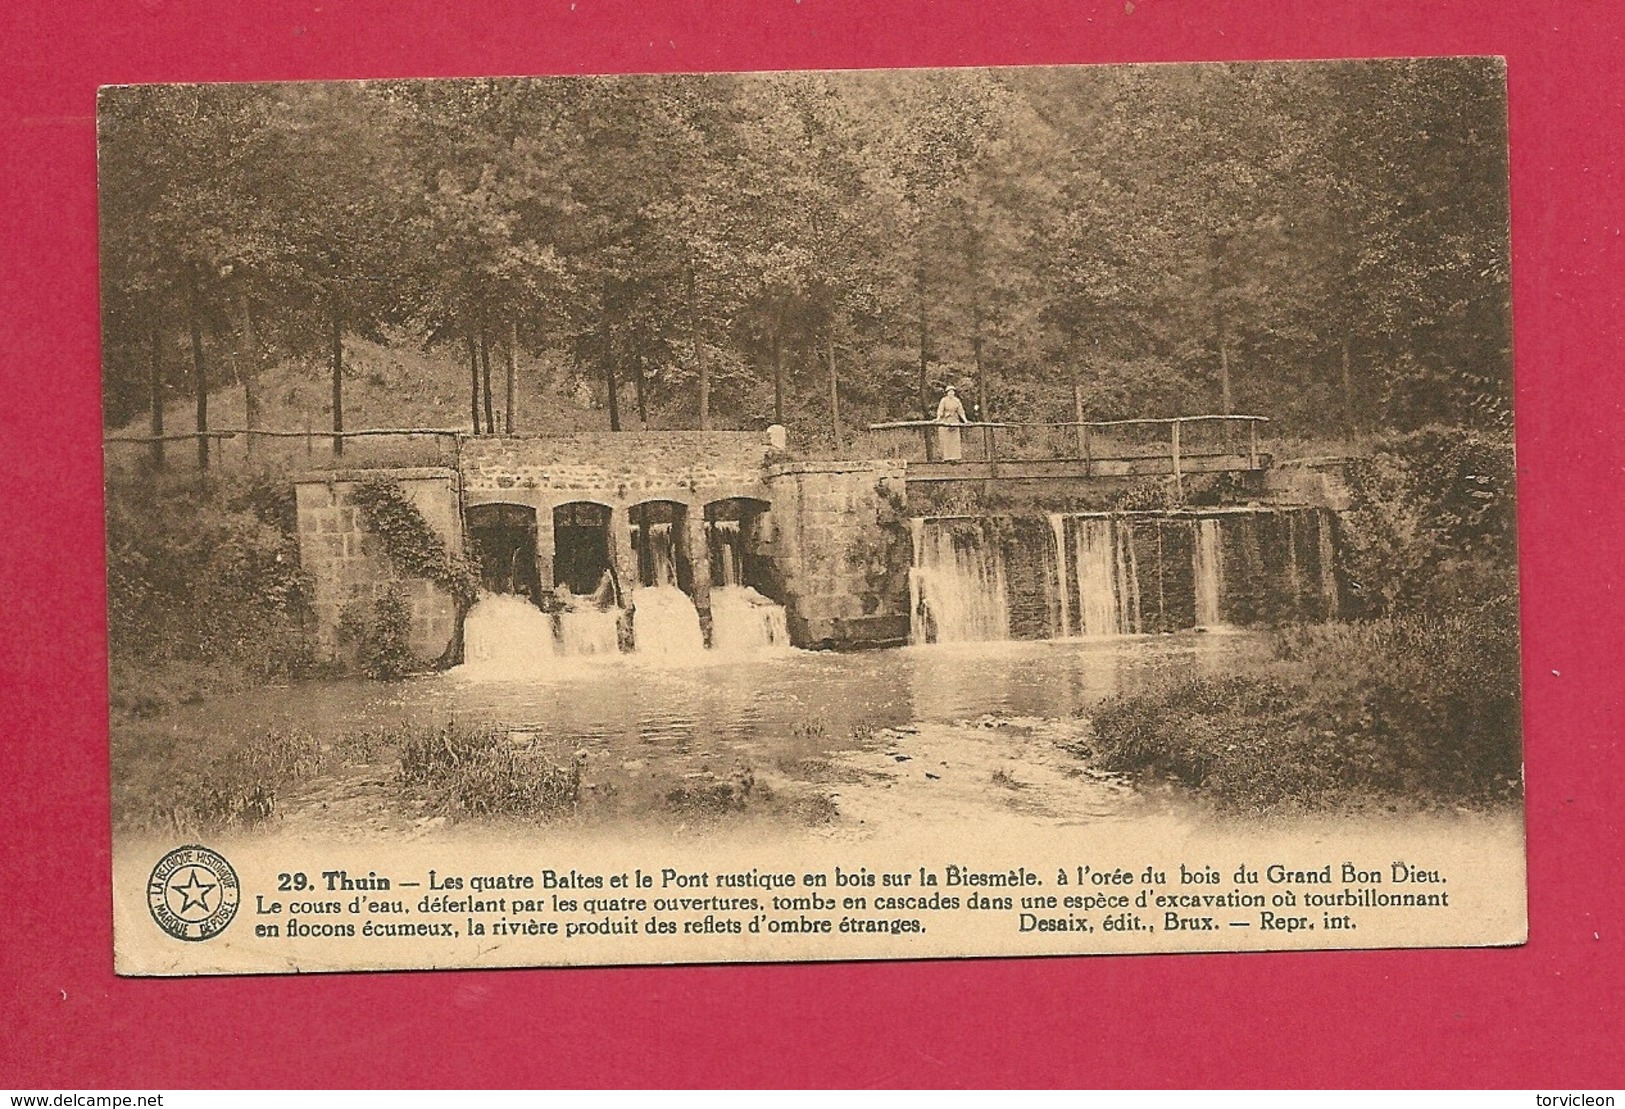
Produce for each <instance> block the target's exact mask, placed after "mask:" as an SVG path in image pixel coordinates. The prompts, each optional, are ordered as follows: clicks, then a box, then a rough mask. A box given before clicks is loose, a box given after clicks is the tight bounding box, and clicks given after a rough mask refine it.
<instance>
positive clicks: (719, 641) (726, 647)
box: [711, 585, 790, 654]
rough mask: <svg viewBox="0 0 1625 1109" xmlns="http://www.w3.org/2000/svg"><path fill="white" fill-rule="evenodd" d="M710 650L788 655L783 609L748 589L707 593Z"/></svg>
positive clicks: (722, 588) (724, 588) (721, 588)
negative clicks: (708, 598)
mask: <svg viewBox="0 0 1625 1109" xmlns="http://www.w3.org/2000/svg"><path fill="white" fill-rule="evenodd" d="M711 649H712V650H713V651H731V652H734V653H737V654H746V653H749V654H764V653H768V652H776V651H788V650H789V649H790V633H789V631H788V630H787V628H786V626H785V619H784V606H783V605H780V604H775V603H774V602H772V601H770V600H768V599H767V598H766V597H764V596H762V595H761V594H760V593H758V592H757V591H756V590H754V589H752V588H751V587H750V586H748V585H720V586H717V587H716V588H714V589H712V590H711Z"/></svg>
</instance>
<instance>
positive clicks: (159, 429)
mask: <svg viewBox="0 0 1625 1109" xmlns="http://www.w3.org/2000/svg"><path fill="white" fill-rule="evenodd" d="M157 319H158V317H157V314H156V313H154V315H153V323H152V330H151V338H152V350H151V361H150V362H149V363H148V365H147V388H148V404H149V405H150V407H151V412H152V435H153V439H152V464H153V467H154V468H155V469H159V470H161V469H163V468H164V440H163V434H164V333H163V331H162V330H161V329H160V328H159V327H158V323H157Z"/></svg>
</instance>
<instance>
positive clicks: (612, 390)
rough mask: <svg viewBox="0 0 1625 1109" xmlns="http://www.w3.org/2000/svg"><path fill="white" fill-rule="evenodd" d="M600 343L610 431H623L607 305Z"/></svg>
mask: <svg viewBox="0 0 1625 1109" xmlns="http://www.w3.org/2000/svg"><path fill="white" fill-rule="evenodd" d="M598 329H599V342H598V356H599V357H600V358H602V359H603V360H604V383H605V385H606V386H608V388H609V430H611V431H619V430H621V399H620V396H619V393H620V389H619V387H618V385H617V383H616V381H615V349H614V342H613V332H611V331H610V325H609V308H608V306H607V305H606V306H605V308H604V309H603V314H602V315H601V316H600V317H599V319H598Z"/></svg>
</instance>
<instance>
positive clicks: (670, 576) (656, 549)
mask: <svg viewBox="0 0 1625 1109" xmlns="http://www.w3.org/2000/svg"><path fill="white" fill-rule="evenodd" d="M646 542H647V544H648V551H649V564H650V567H651V572H652V574H653V576H654V584H655V585H656V586H657V587H659V586H671V587H673V588H675V587H676V585H677V558H676V555H675V553H674V552H673V550H672V534H671V524H669V523H666V524H650V525H649V534H648V537H647V540H646Z"/></svg>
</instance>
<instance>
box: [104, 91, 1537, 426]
mask: <svg viewBox="0 0 1625 1109" xmlns="http://www.w3.org/2000/svg"><path fill="white" fill-rule="evenodd" d="M100 126H101V138H102V154H101V161H100V166H101V211H102V216H103V228H102V231H103V234H102V240H103V255H102V257H103V272H104V298H103V301H104V306H105V309H104V310H105V319H104V334H105V336H106V352H107V358H106V393H107V403H106V412H107V417H108V419H109V421H110V422H112V423H114V424H123V423H125V422H127V421H129V420H130V419H131V418H132V417H134V416H135V415H136V414H137V413H139V412H140V411H142V410H145V409H148V408H150V409H152V411H153V418H154V423H155V424H159V423H161V422H162V408H163V405H164V402H165V401H166V399H172V398H178V397H179V396H180V395H182V394H184V393H188V392H189V393H191V394H194V395H195V397H196V408H197V412H196V417H195V419H196V423H197V424H199V425H205V424H206V423H207V420H208V412H207V408H208V393H209V390H210V389H211V388H214V389H218V388H219V387H221V386H224V385H226V384H235V385H239V386H240V387H241V388H242V390H243V392H244V396H245V407H246V410H247V416H248V420H249V424H250V426H254V421H255V419H256V412H257V410H258V408H259V406H260V398H259V396H258V389H259V385H258V383H259V381H260V380H261V370H262V368H264V367H268V366H270V365H272V364H275V363H281V362H287V361H290V360H291V361H294V362H297V363H299V364H301V365H304V366H305V367H307V369H306V372H307V373H310V374H313V375H321V374H330V376H331V379H332V388H331V399H330V401H329V402H328V404H327V409H328V411H327V416H328V417H329V418H330V419H331V421H332V424H333V426H335V427H337V426H339V425H340V424H341V423H342V421H343V399H344V397H343V394H344V385H345V373H344V362H345V358H346V354H345V349H344V338H345V336H346V335H351V336H355V335H360V336H370V337H374V338H385V337H388V338H389V339H390V341H392V342H400V341H403V337H408V338H410V340H411V341H413V342H416V343H419V344H422V345H425V346H426V347H427V348H429V349H430V350H432V351H438V352H441V355H442V357H444V358H445V359H448V360H456V361H458V362H460V363H462V364H463V365H465V366H466V367H467V369H468V374H467V377H466V379H465V380H466V381H467V382H468V392H467V400H468V406H467V408H466V409H465V410H464V411H465V413H466V415H467V419H468V421H469V424H470V425H471V426H472V427H474V428H476V429H478V430H483V431H492V430H502V429H503V427H512V426H513V425H515V424H516V423H517V425H518V426H520V427H521V428H523V427H525V426H526V414H525V413H524V412H519V413H515V412H514V410H513V408H514V406H513V404H511V403H510V398H511V397H512V396H514V395H515V394H514V393H513V392H512V391H511V390H512V382H513V377H514V375H515V374H516V373H517V372H518V370H517V366H518V365H519V364H520V360H519V359H517V358H515V357H514V355H515V354H518V353H522V354H524V355H527V356H529V358H528V360H526V361H525V362H524V364H525V365H526V367H527V370H526V372H527V373H531V372H534V373H538V374H548V375H551V376H552V380H551V381H550V383H549V384H550V385H551V386H553V387H555V388H556V389H557V390H558V391H559V392H561V393H567V394H572V395H575V394H579V395H583V396H586V397H588V398H589V399H590V401H591V403H592V404H593V405H594V406H596V407H600V408H601V409H603V410H605V411H606V414H607V417H608V421H609V423H610V425H611V426H613V427H619V426H623V424H627V423H630V422H631V421H632V420H633V416H632V415H631V414H629V413H627V412H625V411H623V408H624V406H625V405H626V403H627V400H628V398H626V397H623V395H622V394H623V392H628V391H629V392H630V401H631V403H632V405H634V406H635V408H636V419H637V421H638V422H643V421H645V420H649V419H653V418H655V417H656V416H659V417H660V419H661V420H663V421H664V425H665V426H670V425H671V424H673V423H676V424H683V423H687V424H689V425H691V426H696V425H697V426H707V425H709V424H710V423H711V422H712V421H713V420H717V421H719V422H726V423H732V424H741V423H759V422H761V421H765V420H768V419H777V420H779V421H780V422H785V423H789V424H792V425H795V426H796V427H797V430H798V435H799V436H800V438H801V439H802V441H808V440H811V439H814V438H817V437H822V438H823V439H824V440H825V441H828V440H829V439H830V437H832V436H834V437H839V435H840V433H841V428H842V426H843V420H844V424H845V426H846V427H847V428H850V427H851V426H853V425H854V424H856V423H858V422H860V421H861V420H862V419H865V418H879V417H883V416H892V417H907V416H913V415H917V414H919V413H921V412H922V410H928V409H929V407H930V405H931V404H932V402H933V401H934V396H935V392H936V390H937V389H938V388H940V386H941V385H942V384H944V383H947V382H955V383H959V384H961V385H962V387H963V389H964V391H965V393H966V394H967V399H968V400H969V401H970V402H971V404H972V408H973V411H978V410H979V411H980V413H982V414H985V415H988V416H997V417H1007V418H1014V419H1057V418H1071V417H1072V414H1073V412H1074V411H1075V409H1077V408H1081V409H1082V410H1083V411H1084V412H1085V413H1086V414H1088V415H1091V416H1094V417H1102V418H1104V417H1116V416H1125V415H1148V414H1156V415H1165V414H1174V413H1177V412H1180V411H1186V412H1189V411H1195V410H1215V409H1219V408H1224V409H1230V410H1237V411H1252V412H1257V413H1261V414H1265V415H1269V416H1272V417H1275V418H1276V419H1277V420H1279V421H1282V422H1283V423H1284V424H1285V425H1286V427H1287V429H1288V430H1290V431H1293V432H1294V433H1300V434H1319V433H1327V432H1334V431H1335V432H1338V433H1342V432H1344V431H1346V430H1348V429H1349V428H1351V427H1359V428H1362V429H1369V428H1370V427H1371V426H1372V425H1373V424H1376V425H1381V426H1387V427H1400V428H1411V427H1416V426H1420V425H1422V424H1424V423H1427V422H1431V421H1443V422H1447V423H1452V424H1478V425H1482V424H1484V423H1486V422H1493V421H1495V420H1497V419H1499V418H1500V416H1501V415H1502V414H1503V413H1504V410H1505V405H1506V401H1507V398H1508V396H1509V389H1508V383H1509V366H1510V361H1509V359H1510V354H1509V341H1508V330H1507V311H1506V308H1507V288H1508V285H1507V243H1506V233H1505V232H1506V163H1505V126H1506V119H1505V102H1504V84H1503V73H1502V70H1501V68H1500V66H1499V64H1498V63H1495V62H1493V61H1488V60H1483V59H1476V60H1475V59H1426V60H1412V61H1396V62H1373V63H1326V64H1293V65H1290V66H1287V65H1267V64H1245V65H1240V64H1238V65H1222V66H1201V67H1195V66H1145V67H1114V68H1079V69H1064V70H1062V69H1021V70H989V71H983V70H957V71H938V72H924V71H921V72H905V73H884V74H881V73H840V74H834V73H808V74H774V75H723V76H704V77H701V76H666V77H628V78H619V79H608V80H580V79H566V78H555V79H539V80H525V81H496V80H480V81H462V82H436V83H431V82H400V81H390V82H371V83H365V84H353V85H326V84H294V85H279V86H242V85H238V86H185V87H156V86H155V87H137V88H124V89H112V90H108V91H107V92H105V93H104V95H103V100H102V104H101V116H100ZM493 358H494V359H495V361H496V362H497V365H498V373H499V382H498V384H497V385H495V386H493V381H492V362H493ZM504 364H505V365H504ZM537 367H540V368H537ZM503 369H506V371H507V374H508V379H509V380H508V382H507V383H502V382H501V381H500V374H501V372H502V370H503ZM523 391H524V390H523V389H521V390H520V392H523ZM843 414H844V415H843ZM188 422H189V423H190V422H192V421H191V419H190V418H189V419H188ZM529 429H530V430H535V426H534V423H532V424H531V425H530V428H529ZM170 430H171V431H174V430H184V429H173V428H171V429H170Z"/></svg>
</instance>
